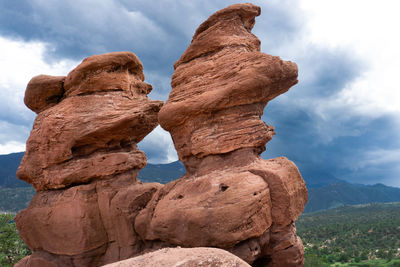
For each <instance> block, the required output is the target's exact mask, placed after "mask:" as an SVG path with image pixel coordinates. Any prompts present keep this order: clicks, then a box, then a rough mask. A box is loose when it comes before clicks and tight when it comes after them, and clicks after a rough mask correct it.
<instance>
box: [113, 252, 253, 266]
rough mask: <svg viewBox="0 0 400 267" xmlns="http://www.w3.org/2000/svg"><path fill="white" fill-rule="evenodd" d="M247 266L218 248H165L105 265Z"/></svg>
mask: <svg viewBox="0 0 400 267" xmlns="http://www.w3.org/2000/svg"><path fill="white" fill-rule="evenodd" d="M131 266H138V267H139V266H143V267H144V266H163V267H211V266H218V267H246V266H250V265H248V264H247V263H246V262H245V261H243V260H241V259H240V258H238V257H236V256H235V255H233V254H230V253H228V252H226V251H225V250H222V249H218V248H164V249H161V250H157V251H155V252H151V253H147V254H144V255H142V256H138V257H135V258H131V259H128V260H124V261H120V262H116V263H112V264H108V265H105V267H131Z"/></svg>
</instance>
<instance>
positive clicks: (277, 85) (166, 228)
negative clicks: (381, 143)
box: [135, 4, 307, 266]
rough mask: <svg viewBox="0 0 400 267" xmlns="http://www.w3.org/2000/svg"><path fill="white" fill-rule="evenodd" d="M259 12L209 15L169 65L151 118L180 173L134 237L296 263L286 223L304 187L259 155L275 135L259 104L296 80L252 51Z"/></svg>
mask: <svg viewBox="0 0 400 267" xmlns="http://www.w3.org/2000/svg"><path fill="white" fill-rule="evenodd" d="M259 14H260V8H259V7H257V6H255V5H252V4H238V5H233V6H230V7H228V8H225V9H223V10H221V11H218V12H216V13H215V14H213V15H212V16H211V17H210V18H209V19H207V20H206V21H205V22H203V23H202V24H201V25H200V27H199V28H198V29H197V31H196V33H195V35H194V37H193V40H192V42H191V44H190V46H189V48H188V49H187V50H186V51H185V52H184V54H183V55H182V57H181V58H180V59H179V60H178V61H177V62H176V63H175V65H174V67H175V72H174V74H173V76H172V82H171V85H172V91H171V93H170V95H169V98H168V100H167V102H166V104H165V105H164V106H163V107H162V108H161V110H160V112H159V114H158V119H159V122H160V125H161V126H162V127H163V128H164V129H166V130H167V131H169V132H170V133H171V136H172V138H173V141H174V144H175V148H176V150H177V152H178V156H179V159H180V160H181V161H182V162H183V163H184V164H185V166H186V169H187V173H186V175H185V176H183V177H182V178H180V179H179V180H177V181H174V182H171V183H169V184H167V185H166V186H164V187H163V188H162V189H160V190H159V191H158V192H156V193H155V194H154V195H153V198H152V200H151V201H150V202H149V204H148V205H147V207H146V208H145V209H144V210H142V211H141V212H140V213H139V215H138V216H137V217H136V219H135V230H136V232H137V233H138V234H139V235H140V237H141V238H142V239H144V240H162V241H165V242H168V243H170V244H174V245H180V246H190V247H199V246H212V247H219V248H224V249H226V250H228V251H230V252H232V253H234V254H236V255H237V256H239V257H241V258H242V259H244V260H245V261H247V262H248V263H249V264H255V265H257V266H300V265H302V264H303V261H304V259H303V253H304V251H303V246H302V243H301V240H300V238H298V237H297V236H296V231H295V227H294V224H293V223H294V222H295V221H296V220H297V218H298V216H299V215H300V214H301V213H302V211H303V209H304V206H305V204H306V202H307V190H306V187H305V183H304V181H303V179H302V177H301V175H300V173H299V171H298V169H297V167H296V165H295V164H294V163H293V162H291V161H289V160H288V159H286V158H284V157H281V158H276V159H271V160H262V159H261V158H260V154H261V152H262V151H264V150H265V144H266V143H267V142H268V141H269V140H271V138H272V137H273V135H274V133H275V132H274V129H273V127H272V126H269V125H266V124H265V123H264V122H263V121H262V120H261V115H262V114H263V110H264V107H265V105H266V104H267V103H268V101H270V100H271V99H273V98H275V97H277V96H278V95H280V94H282V93H284V92H286V91H288V90H289V88H290V87H291V86H293V85H294V84H296V83H297V66H296V64H295V63H292V62H289V61H283V60H281V59H280V58H279V57H275V56H271V55H268V54H265V53H261V52H260V41H259V40H258V38H257V37H256V36H255V35H253V34H252V33H251V29H252V27H253V25H254V22H255V17H256V16H258V15H259ZM171 114H174V116H171Z"/></svg>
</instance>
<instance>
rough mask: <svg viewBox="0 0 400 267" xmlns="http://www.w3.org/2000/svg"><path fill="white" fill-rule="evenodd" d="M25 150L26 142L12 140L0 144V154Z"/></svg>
mask: <svg viewBox="0 0 400 267" xmlns="http://www.w3.org/2000/svg"><path fill="white" fill-rule="evenodd" d="M23 151H25V143H21V142H15V141H11V142H8V143H6V144H4V145H3V144H0V155H2V154H10V153H14V152H23Z"/></svg>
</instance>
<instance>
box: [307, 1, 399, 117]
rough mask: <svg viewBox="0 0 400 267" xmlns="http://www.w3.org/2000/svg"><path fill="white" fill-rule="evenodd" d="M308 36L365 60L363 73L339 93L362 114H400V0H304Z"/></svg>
mask: <svg viewBox="0 0 400 267" xmlns="http://www.w3.org/2000/svg"><path fill="white" fill-rule="evenodd" d="M301 6H302V8H303V9H304V10H305V11H306V12H307V17H308V20H307V25H308V33H307V34H308V36H309V40H310V41H311V42H313V43H315V44H318V45H323V46H326V47H331V48H340V47H345V49H347V50H350V51H352V53H353V54H354V55H355V56H357V57H360V58H361V59H362V60H364V61H365V64H366V65H367V66H368V67H367V69H366V70H365V72H364V73H362V75H361V76H360V77H359V78H358V79H355V80H354V81H353V82H351V83H350V84H348V85H347V86H346V87H345V88H344V90H343V91H341V92H340V93H339V95H338V96H337V97H338V98H339V99H340V101H341V102H342V103H344V104H345V105H347V106H348V107H350V108H352V110H353V111H354V112H356V113H358V114H364V115H367V116H372V117H375V116H380V115H386V114H393V115H400V90H398V78H397V77H398V72H399V70H400V49H399V47H400V35H399V34H397V32H398V25H400V16H399V15H398V11H399V10H400V2H399V1H397V0H387V1H371V0H352V1H346V0H327V1H319V0H303V1H302V2H301Z"/></svg>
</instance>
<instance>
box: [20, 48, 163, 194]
mask: <svg viewBox="0 0 400 267" xmlns="http://www.w3.org/2000/svg"><path fill="white" fill-rule="evenodd" d="M142 69H143V67H142V64H141V62H140V61H139V59H138V58H137V57H136V56H135V55H134V54H132V53H130V52H118V53H109V54H104V55H100V56H92V57H89V58H87V59H85V60H84V61H83V62H82V64H80V65H79V66H78V67H76V68H75V69H74V70H73V71H71V73H70V74H68V76H67V77H66V78H65V83H64V89H65V96H64V99H63V100H62V101H61V102H60V103H58V104H57V105H56V106H53V107H51V108H48V109H46V110H44V111H42V112H40V113H39V115H38V117H37V118H36V120H35V123H34V126H33V130H32V132H31V135H30V137H29V139H28V141H27V150H26V153H25V155H24V158H23V160H22V162H21V165H20V167H19V169H18V172H17V175H18V177H19V178H20V179H22V180H25V181H26V182H28V183H31V184H32V185H33V186H34V187H35V189H36V190H46V189H59V188H64V187H66V186H69V185H71V184H82V183H87V182H90V181H92V180H98V179H105V178H107V177H110V176H113V175H116V174H121V173H124V172H129V171H131V170H134V169H136V170H138V169H141V168H143V167H144V166H145V164H146V157H145V155H144V153H143V152H141V151H139V150H138V149H137V147H136V143H138V142H140V141H141V140H142V139H143V138H144V137H145V136H146V135H147V134H148V133H149V132H150V131H152V130H153V129H154V128H155V127H156V126H157V124H158V122H157V112H158V110H159V109H160V107H161V106H162V102H161V101H151V100H149V99H148V98H147V96H146V95H147V94H148V93H149V92H150V90H151V85H149V84H146V83H144V82H143V79H144V75H143V73H142ZM40 77H42V76H39V78H40ZM39 78H37V77H36V78H34V79H33V80H32V81H31V83H33V84H34V85H35V86H34V88H39V87H40V84H39V82H40V81H41V80H43V79H44V80H45V78H46V79H50V78H48V77H47V76H46V77H45V78H43V79H42V78H40V79H39ZM54 79H55V78H54ZM79 79H81V80H79ZM46 81H47V80H45V81H44V82H43V83H44V86H47V87H49V86H48V85H47V84H46ZM32 87H33V85H32V86H28V89H27V95H32V94H33V93H28V92H30V91H32V90H30V88H32ZM64 89H63V90H64ZM31 102H32V101H31Z"/></svg>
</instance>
